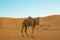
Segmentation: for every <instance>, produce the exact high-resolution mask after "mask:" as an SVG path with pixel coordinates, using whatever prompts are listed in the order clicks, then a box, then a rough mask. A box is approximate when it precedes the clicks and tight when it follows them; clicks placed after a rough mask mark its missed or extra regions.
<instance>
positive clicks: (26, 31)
mask: <svg viewBox="0 0 60 40" xmlns="http://www.w3.org/2000/svg"><path fill="white" fill-rule="evenodd" d="M25 33H26V35H27V37H29V35H28V33H27V26H25Z"/></svg>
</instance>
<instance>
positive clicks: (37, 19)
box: [36, 17, 40, 25]
mask: <svg viewBox="0 0 60 40" xmlns="http://www.w3.org/2000/svg"><path fill="white" fill-rule="evenodd" d="M39 20H40V17H37V18H36V23H37V25H39Z"/></svg>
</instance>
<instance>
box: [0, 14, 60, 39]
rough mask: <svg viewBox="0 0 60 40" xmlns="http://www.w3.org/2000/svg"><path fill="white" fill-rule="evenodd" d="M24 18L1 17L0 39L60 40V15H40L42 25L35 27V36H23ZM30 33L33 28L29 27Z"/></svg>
mask: <svg viewBox="0 0 60 40" xmlns="http://www.w3.org/2000/svg"><path fill="white" fill-rule="evenodd" d="M24 19H25V18H7V17H6V18H5V17H4V18H2V17H1V18H0V40H60V15H52V16H48V17H40V22H39V23H40V26H39V27H38V26H37V27H36V28H35V30H34V38H31V37H22V36H21V25H22V22H23V20H24ZM44 29H45V30H44ZM28 33H29V34H31V28H28ZM25 36H26V35H25Z"/></svg>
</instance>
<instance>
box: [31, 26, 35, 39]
mask: <svg viewBox="0 0 60 40" xmlns="http://www.w3.org/2000/svg"><path fill="white" fill-rule="evenodd" d="M34 29H35V26H33V27H32V34H31V37H32V38H33V33H34Z"/></svg>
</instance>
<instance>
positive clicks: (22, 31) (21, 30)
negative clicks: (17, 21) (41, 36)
mask: <svg viewBox="0 0 60 40" xmlns="http://www.w3.org/2000/svg"><path fill="white" fill-rule="evenodd" d="M23 29H24V25H22V29H21V34H22V36H23V37H24V35H23Z"/></svg>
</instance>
